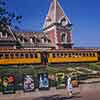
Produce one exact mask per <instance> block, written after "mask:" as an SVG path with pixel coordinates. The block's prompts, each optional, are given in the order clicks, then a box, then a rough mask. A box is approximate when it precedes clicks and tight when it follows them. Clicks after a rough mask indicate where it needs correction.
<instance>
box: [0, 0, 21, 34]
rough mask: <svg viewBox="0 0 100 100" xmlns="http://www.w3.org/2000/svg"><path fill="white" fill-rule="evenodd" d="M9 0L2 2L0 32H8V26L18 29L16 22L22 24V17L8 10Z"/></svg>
mask: <svg viewBox="0 0 100 100" xmlns="http://www.w3.org/2000/svg"><path fill="white" fill-rule="evenodd" d="M6 5H7V0H0V31H1V32H7V31H8V30H7V28H6V27H7V25H9V26H11V27H15V28H16V27H17V26H16V25H15V23H14V22H18V23H20V22H21V19H22V16H18V15H16V14H15V12H9V11H8V10H7V6H6Z"/></svg>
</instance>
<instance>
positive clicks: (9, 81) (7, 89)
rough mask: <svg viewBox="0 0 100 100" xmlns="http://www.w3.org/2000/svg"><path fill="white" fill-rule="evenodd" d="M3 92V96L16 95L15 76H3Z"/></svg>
mask: <svg viewBox="0 0 100 100" xmlns="http://www.w3.org/2000/svg"><path fill="white" fill-rule="evenodd" d="M2 92H3V94H13V93H15V77H14V76H13V75H4V76H2Z"/></svg>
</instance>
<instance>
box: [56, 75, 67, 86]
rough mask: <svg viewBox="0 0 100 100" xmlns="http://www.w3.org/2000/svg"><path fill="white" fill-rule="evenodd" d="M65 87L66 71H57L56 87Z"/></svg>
mask: <svg viewBox="0 0 100 100" xmlns="http://www.w3.org/2000/svg"><path fill="white" fill-rule="evenodd" d="M64 87H65V75H64V73H56V88H64Z"/></svg>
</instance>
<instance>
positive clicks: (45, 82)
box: [38, 73, 49, 90]
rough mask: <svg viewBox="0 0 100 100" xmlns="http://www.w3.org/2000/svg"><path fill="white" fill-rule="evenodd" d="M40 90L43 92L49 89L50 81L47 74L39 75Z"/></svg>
mask: <svg viewBox="0 0 100 100" xmlns="http://www.w3.org/2000/svg"><path fill="white" fill-rule="evenodd" d="M38 88H39V89H42V90H45V89H49V79H48V74H47V73H40V74H38Z"/></svg>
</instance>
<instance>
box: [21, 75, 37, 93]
mask: <svg viewBox="0 0 100 100" xmlns="http://www.w3.org/2000/svg"><path fill="white" fill-rule="evenodd" d="M23 90H24V92H32V91H34V90H35V83H34V78H33V76H32V75H24V77H23Z"/></svg>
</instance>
